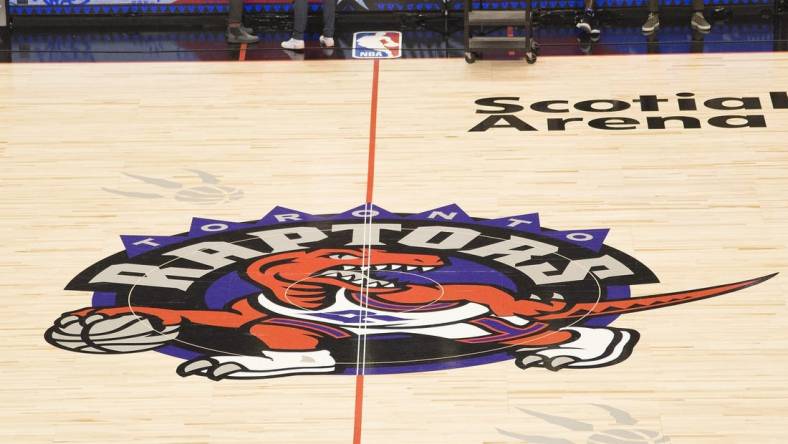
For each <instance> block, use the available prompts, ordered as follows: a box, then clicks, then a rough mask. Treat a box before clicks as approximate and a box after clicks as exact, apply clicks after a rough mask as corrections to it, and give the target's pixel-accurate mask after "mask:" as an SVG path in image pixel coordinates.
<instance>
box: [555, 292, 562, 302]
mask: <svg viewBox="0 0 788 444" xmlns="http://www.w3.org/2000/svg"><path fill="white" fill-rule="evenodd" d="M553 299H556V300H559V301H563V300H564V296H563V295H561V294H558V293H553Z"/></svg>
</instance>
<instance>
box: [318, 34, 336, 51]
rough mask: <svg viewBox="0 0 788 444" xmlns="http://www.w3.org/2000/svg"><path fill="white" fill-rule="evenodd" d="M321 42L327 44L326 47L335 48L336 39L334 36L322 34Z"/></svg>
mask: <svg viewBox="0 0 788 444" xmlns="http://www.w3.org/2000/svg"><path fill="white" fill-rule="evenodd" d="M320 44H321V45H323V46H325V47H326V48H333V47H334V39H333V38H332V37H324V36H322V35H321V36H320Z"/></svg>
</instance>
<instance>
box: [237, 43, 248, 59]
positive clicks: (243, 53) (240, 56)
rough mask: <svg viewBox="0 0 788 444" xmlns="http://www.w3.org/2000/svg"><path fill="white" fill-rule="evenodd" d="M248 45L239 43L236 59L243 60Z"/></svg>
mask: <svg viewBox="0 0 788 444" xmlns="http://www.w3.org/2000/svg"><path fill="white" fill-rule="evenodd" d="M247 46H248V45H247V44H246V43H241V50H240V51H239V52H238V60H239V61H241V62H243V61H244V60H246V47H247Z"/></svg>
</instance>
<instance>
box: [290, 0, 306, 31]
mask: <svg viewBox="0 0 788 444" xmlns="http://www.w3.org/2000/svg"><path fill="white" fill-rule="evenodd" d="M308 9H309V4H308V3H307V0H295V1H294V2H293V15H294V22H293V38H294V39H296V40H304V32H306V20H307V12H308Z"/></svg>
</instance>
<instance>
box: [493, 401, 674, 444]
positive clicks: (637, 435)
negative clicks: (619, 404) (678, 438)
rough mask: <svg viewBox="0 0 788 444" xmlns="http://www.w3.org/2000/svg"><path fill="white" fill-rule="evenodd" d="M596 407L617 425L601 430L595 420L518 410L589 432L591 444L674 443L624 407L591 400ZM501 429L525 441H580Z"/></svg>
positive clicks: (555, 443)
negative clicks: (592, 421)
mask: <svg viewBox="0 0 788 444" xmlns="http://www.w3.org/2000/svg"><path fill="white" fill-rule="evenodd" d="M591 405H593V406H594V407H597V408H600V409H602V410H604V411H606V412H607V413H608V414H609V415H610V416H611V417H612V419H613V421H614V422H615V426H616V427H614V428H609V429H603V430H598V429H597V428H596V427H594V425H593V424H589V423H587V422H582V421H577V420H574V419H572V418H566V417H563V416H554V415H548V414H546V413H539V412H535V411H533V410H528V409H524V408H519V407H518V410H520V411H522V412H525V413H527V414H529V415H531V416H533V417H535V418H539V419H541V420H544V421H546V422H549V423H550V424H555V425H557V426H561V427H563V428H565V429H567V430H571V431H572V432H578V434H580V433H583V434H585V435H586V436H585V438H586V440H585V442H586V443H588V444H667V443H670V438H669V437H667V436H664V435H663V434H662V433H660V432H657V431H654V430H648V429H643V428H639V427H635V426H636V425H637V423H638V421H637V420H636V419H635V418H633V417H632V415H630V414H629V413H627V412H625V411H624V410H621V409H617V408H615V407H611V406H609V405H604V404H591ZM497 430H498V433H500V434H501V435H504V436H508V437H509V438H514V439H518V440H520V441H521V442H527V443H531V444H575V443H579V442H580V441H570V440H569V439H564V438H553V437H549V436H539V435H524V434H520V433H515V432H509V431H506V430H502V429H497Z"/></svg>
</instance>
